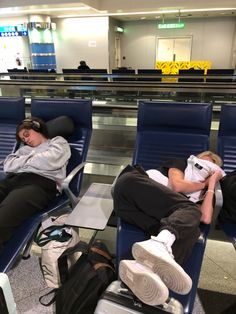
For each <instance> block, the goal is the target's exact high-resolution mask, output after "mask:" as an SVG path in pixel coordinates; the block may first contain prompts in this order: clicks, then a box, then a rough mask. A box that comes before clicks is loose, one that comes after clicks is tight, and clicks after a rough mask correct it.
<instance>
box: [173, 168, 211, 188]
mask: <svg viewBox="0 0 236 314" xmlns="http://www.w3.org/2000/svg"><path fill="white" fill-rule="evenodd" d="M168 177H169V184H170V186H171V189H172V190H173V191H175V192H178V193H191V192H195V191H200V190H203V189H204V188H205V187H206V186H207V180H205V181H203V182H192V181H188V180H185V179H184V172H183V171H181V170H179V169H177V168H170V169H169V171H168Z"/></svg>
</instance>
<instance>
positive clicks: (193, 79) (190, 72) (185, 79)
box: [178, 69, 204, 82]
mask: <svg viewBox="0 0 236 314" xmlns="http://www.w3.org/2000/svg"><path fill="white" fill-rule="evenodd" d="M179 75H180V76H181V75H183V76H184V75H187V76H191V77H179V79H178V82H204V77H202V78H201V77H196V76H198V75H200V76H201V75H204V70H195V69H188V70H179Z"/></svg>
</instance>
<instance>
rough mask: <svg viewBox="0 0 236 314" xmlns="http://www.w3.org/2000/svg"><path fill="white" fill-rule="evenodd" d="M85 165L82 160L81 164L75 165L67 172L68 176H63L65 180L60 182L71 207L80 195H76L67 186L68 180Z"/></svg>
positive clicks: (75, 203)
mask: <svg viewBox="0 0 236 314" xmlns="http://www.w3.org/2000/svg"><path fill="white" fill-rule="evenodd" d="M85 165H86V162H82V163H81V164H79V165H78V166H77V167H75V168H74V169H73V170H72V171H71V172H70V173H69V174H68V176H67V177H66V178H65V180H63V182H62V184H61V188H62V190H63V191H64V192H65V194H66V195H67V196H68V198H69V200H70V202H71V205H72V208H74V207H75V206H76V205H77V203H78V202H79V200H80V197H77V196H76V195H75V194H74V193H73V192H72V191H71V189H70V188H69V185H70V182H71V180H72V179H73V178H74V177H75V175H76V174H77V173H78V172H79V171H81V170H82V169H83V168H84V167H85Z"/></svg>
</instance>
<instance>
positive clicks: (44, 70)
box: [29, 69, 56, 81]
mask: <svg viewBox="0 0 236 314" xmlns="http://www.w3.org/2000/svg"><path fill="white" fill-rule="evenodd" d="M29 73H31V75H29V79H31V80H37V81H45V80H46V81H49V80H51V81H53V80H55V79H56V77H55V76H48V75H47V76H42V75H40V76H38V75H32V74H38V73H48V74H50V73H52V74H53V73H56V71H55V70H54V69H29Z"/></svg>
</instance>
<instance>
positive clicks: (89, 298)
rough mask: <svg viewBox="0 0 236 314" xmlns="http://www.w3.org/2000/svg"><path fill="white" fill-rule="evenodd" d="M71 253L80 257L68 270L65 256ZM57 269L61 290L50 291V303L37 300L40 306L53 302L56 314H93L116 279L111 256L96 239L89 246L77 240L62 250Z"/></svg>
mask: <svg viewBox="0 0 236 314" xmlns="http://www.w3.org/2000/svg"><path fill="white" fill-rule="evenodd" d="M75 252H82V255H81V256H80V258H79V259H78V260H77V262H76V263H75V264H74V265H73V266H71V268H70V269H69V271H68V265H67V257H68V256H69V255H71V254H73V253H75ZM58 268H59V273H60V279H61V287H59V288H58V289H57V290H56V291H55V290H54V291H55V296H54V298H53V300H52V301H51V302H49V303H48V304H45V303H43V302H41V301H40V302H41V303H42V304H43V305H50V304H52V303H53V302H56V314H65V313H66V314H93V313H94V310H95V308H96V305H97V302H98V300H99V298H100V296H101V295H102V293H103V292H104V291H105V290H106V288H107V287H108V285H109V284H110V283H111V282H112V281H114V280H115V279H116V276H115V268H114V264H113V262H112V257H111V255H110V253H109V251H108V249H107V247H106V245H105V244H104V243H103V242H101V241H100V240H96V241H95V242H94V243H93V244H92V246H91V247H89V245H88V244H87V243H86V242H83V241H80V242H79V243H77V244H76V245H75V246H74V247H72V248H68V249H66V250H65V251H64V252H63V253H62V255H61V256H60V257H59V259H58ZM43 297H44V296H43ZM41 300H42V297H41Z"/></svg>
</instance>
